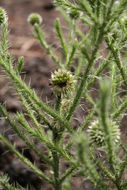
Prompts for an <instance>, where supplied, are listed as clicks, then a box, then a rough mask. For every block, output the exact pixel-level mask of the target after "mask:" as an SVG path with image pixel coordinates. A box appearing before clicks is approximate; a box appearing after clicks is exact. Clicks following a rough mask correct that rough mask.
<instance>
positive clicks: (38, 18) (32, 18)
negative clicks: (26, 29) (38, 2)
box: [28, 13, 42, 25]
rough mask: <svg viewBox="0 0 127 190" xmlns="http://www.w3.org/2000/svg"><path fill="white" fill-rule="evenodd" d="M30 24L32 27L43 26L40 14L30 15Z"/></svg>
mask: <svg viewBox="0 0 127 190" xmlns="http://www.w3.org/2000/svg"><path fill="white" fill-rule="evenodd" d="M28 22H29V23H30V24H31V25H34V24H39V25H41V23H42V17H41V16H40V15H39V14H38V13H32V14H30V15H29V16H28Z"/></svg>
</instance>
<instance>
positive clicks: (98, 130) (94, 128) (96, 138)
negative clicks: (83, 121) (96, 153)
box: [88, 120, 120, 148]
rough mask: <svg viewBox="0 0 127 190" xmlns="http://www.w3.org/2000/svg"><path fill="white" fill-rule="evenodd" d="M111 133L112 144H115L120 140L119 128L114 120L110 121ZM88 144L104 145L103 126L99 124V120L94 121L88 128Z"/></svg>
mask: <svg viewBox="0 0 127 190" xmlns="http://www.w3.org/2000/svg"><path fill="white" fill-rule="evenodd" d="M110 129H111V131H110V132H111V135H112V139H113V142H114V144H115V145H116V144H117V143H118V142H119V140H120V129H119V127H118V125H116V123H115V122H111V125H110ZM88 134H89V140H90V144H91V145H93V146H96V147H99V148H100V147H105V136H104V131H103V127H102V126H101V125H100V123H99V121H98V120H96V121H94V122H93V123H92V124H91V125H90V126H89V128H88Z"/></svg>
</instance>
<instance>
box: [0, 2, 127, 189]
mask: <svg viewBox="0 0 127 190" xmlns="http://www.w3.org/2000/svg"><path fill="white" fill-rule="evenodd" d="M54 3H55V6H56V7H57V8H58V10H59V11H60V12H61V14H62V15H63V18H64V19H65V21H66V25H67V27H68V31H69V32H68V36H67V37H66V38H65V36H64V33H63V30H62V25H61V22H60V19H58V18H57V19H56V23H55V29H56V35H57V37H58V39H59V42H60V46H61V52H60V53H61V56H57V54H56V51H55V49H53V47H51V46H50V44H48V42H47V41H46V38H45V33H44V31H42V29H41V23H42V18H41V16H40V15H38V14H37V13H33V14H31V15H30V16H29V17H28V21H29V23H30V24H31V25H32V27H33V29H34V36H35V38H36V39H38V41H39V42H40V44H41V46H42V47H43V48H44V49H45V50H46V52H47V54H48V55H49V56H50V57H51V59H52V60H53V62H54V63H56V65H57V69H56V70H55V71H54V72H53V73H52V75H51V79H50V82H51V88H52V90H53V92H54V94H55V96H54V99H55V106H54V107H55V108H52V107H50V106H49V105H48V104H47V103H45V102H44V101H42V99H41V98H39V97H38V96H37V95H36V93H35V92H34V90H32V89H31V88H30V86H28V85H26V83H25V82H24V81H23V80H22V78H21V76H20V73H21V71H22V67H23V65H24V59H23V57H19V59H18V64H17V68H15V67H14V66H13V61H12V56H11V54H10V53H9V51H8V19H7V15H6V13H5V10H4V9H2V8H0V27H1V44H0V66H1V68H2V69H3V70H4V71H5V73H6V74H7V75H8V76H9V78H10V79H11V81H12V83H13V84H14V87H15V89H16V92H17V94H18V96H19V98H20V101H21V103H22V105H23V106H24V109H25V111H26V112H27V115H28V117H29V118H30V120H31V122H32V123H33V125H32V126H31V125H30V123H29V122H28V121H27V120H26V117H25V115H24V113H23V112H22V113H21V112H20V113H18V112H17V113H15V115H14V118H13V119H12V118H11V117H10V115H9V114H8V112H7V110H6V105H3V104H2V103H1V104H0V114H1V116H2V117H4V118H5V119H6V120H7V121H8V123H9V124H10V126H11V127H12V128H13V129H14V130H15V132H16V133H17V134H18V136H19V137H20V138H21V139H22V140H23V141H24V142H25V143H26V145H27V146H28V147H29V148H30V149H32V150H33V151H34V152H35V154H36V155H37V156H38V157H39V158H40V159H41V160H42V161H43V162H45V164H46V165H47V167H48V168H49V171H50V172H49V174H46V173H44V172H43V171H42V170H40V169H39V168H38V167H37V166H36V165H35V164H33V163H32V162H31V161H30V160H28V159H27V158H26V157H25V156H24V155H23V154H22V153H20V152H19V151H18V150H16V148H15V146H14V145H13V144H11V142H9V141H8V140H7V138H5V137H4V135H3V134H0V141H1V142H2V143H3V144H4V145H5V146H7V147H8V149H9V150H10V151H12V152H13V153H14V154H16V155H17V157H18V158H19V159H20V160H21V161H22V162H24V163H25V164H26V165H27V166H28V167H29V168H30V169H31V170H33V171H34V172H35V174H37V175H38V176H39V177H40V178H41V179H43V180H45V181H47V183H49V184H51V185H52V187H53V189H54V190H62V189H63V190H71V179H72V178H73V176H75V175H78V176H83V177H84V179H88V180H89V181H90V182H91V183H92V184H93V188H95V189H99V190H101V189H106V190H110V189H117V190H125V189H127V182H126V180H127V179H126V176H125V175H124V174H125V171H126V166H127V146H126V144H125V142H123V140H122V139H121V138H120V125H121V121H122V119H123V117H124V115H125V114H126V108H127V95H126V93H124V94H123V92H124V91H125V92H126V89H127V65H126V57H127V54H126V44H127V24H126V14H127V13H126V8H127V1H126V0H120V1H118V0H117V1H115V0H94V1H93V0H89V1H88V0H79V1H75V2H72V1H69V0H55V1H54ZM84 31H85V32H84ZM72 66H73V67H74V69H75V71H74V72H73V73H71V68H72ZM95 83H96V84H99V86H100V88H99V90H98V97H96V99H95V98H93V96H92V93H91V91H92V89H94V87H95V86H94V85H95ZM81 99H85V101H86V102H87V103H88V104H90V106H89V107H90V108H89V109H88V108H85V109H88V110H87V113H88V114H87V115H85V119H84V121H83V122H80V124H79V126H77V127H76V128H74V127H73V121H74V119H75V111H76V108H77V107H79V106H80V105H81ZM83 118H84V117H83ZM76 119H77V120H79V119H80V118H76ZM44 126H47V130H46V131H48V132H46V131H45V129H44ZM87 128H88V130H86V129H87ZM33 137H34V139H36V140H37V141H39V142H40V143H43V144H44V145H45V147H46V148H47V152H48V153H47V154H46V155H44V154H42V153H41V151H40V150H39V149H38V148H37V147H36V145H35V143H34V141H33V140H32V139H33ZM65 139H66V141H65ZM65 142H66V143H65ZM98 145H99V146H98ZM63 160H66V162H67V163H68V168H67V169H65V171H62V170H61V168H62V165H63ZM0 183H1V186H2V187H3V188H6V189H17V188H16V187H13V186H12V185H10V184H9V181H8V180H7V178H6V176H2V177H0ZM18 189H21V188H18Z"/></svg>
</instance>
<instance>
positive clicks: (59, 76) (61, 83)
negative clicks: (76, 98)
mask: <svg viewBox="0 0 127 190" xmlns="http://www.w3.org/2000/svg"><path fill="white" fill-rule="evenodd" d="M51 82H52V86H53V91H54V94H55V95H56V96H64V97H66V96H68V95H70V94H71V93H72V92H74V84H75V80H74V76H73V75H72V74H71V72H70V71H67V70H65V69H58V71H55V72H54V73H53V74H52V75H51Z"/></svg>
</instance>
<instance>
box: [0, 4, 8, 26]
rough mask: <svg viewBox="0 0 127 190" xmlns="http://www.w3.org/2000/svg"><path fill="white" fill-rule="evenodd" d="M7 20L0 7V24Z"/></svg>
mask: <svg viewBox="0 0 127 190" xmlns="http://www.w3.org/2000/svg"><path fill="white" fill-rule="evenodd" d="M7 20H8V18H7V14H6V11H5V10H4V9H3V8H2V7H0V25H1V24H3V23H6V22H7Z"/></svg>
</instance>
